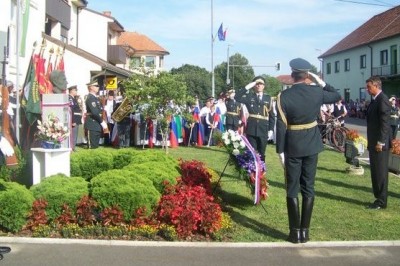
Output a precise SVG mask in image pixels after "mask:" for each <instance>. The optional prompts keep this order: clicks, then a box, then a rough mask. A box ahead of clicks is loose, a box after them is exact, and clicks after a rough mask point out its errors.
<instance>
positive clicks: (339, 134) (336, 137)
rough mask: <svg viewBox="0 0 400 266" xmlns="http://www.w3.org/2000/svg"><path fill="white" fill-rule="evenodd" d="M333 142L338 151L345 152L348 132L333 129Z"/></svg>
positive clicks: (341, 129)
mask: <svg viewBox="0 0 400 266" xmlns="http://www.w3.org/2000/svg"><path fill="white" fill-rule="evenodd" d="M332 141H333V144H334V145H335V148H336V149H337V150H338V151H340V152H344V147H345V143H346V130H344V129H343V128H335V129H333V132H332Z"/></svg>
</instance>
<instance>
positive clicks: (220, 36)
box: [218, 23, 226, 41]
mask: <svg viewBox="0 0 400 266" xmlns="http://www.w3.org/2000/svg"><path fill="white" fill-rule="evenodd" d="M225 38H226V30H225V31H224V29H223V23H221V26H219V29H218V40H220V41H225Z"/></svg>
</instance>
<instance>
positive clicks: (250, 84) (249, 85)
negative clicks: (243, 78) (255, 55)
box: [245, 81, 256, 90]
mask: <svg viewBox="0 0 400 266" xmlns="http://www.w3.org/2000/svg"><path fill="white" fill-rule="evenodd" d="M254 86H256V82H255V81H253V82H250V83H249V84H247V85H246V87H245V89H246V90H250V89H251V88H253V87H254Z"/></svg>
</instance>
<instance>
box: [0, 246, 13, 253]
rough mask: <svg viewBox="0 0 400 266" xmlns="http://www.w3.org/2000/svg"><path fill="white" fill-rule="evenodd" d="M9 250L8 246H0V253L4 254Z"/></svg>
mask: <svg viewBox="0 0 400 266" xmlns="http://www.w3.org/2000/svg"><path fill="white" fill-rule="evenodd" d="M10 251H11V248H9V247H0V254H6V253H9V252H10Z"/></svg>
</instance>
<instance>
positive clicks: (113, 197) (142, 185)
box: [91, 169, 160, 221]
mask: <svg viewBox="0 0 400 266" xmlns="http://www.w3.org/2000/svg"><path fill="white" fill-rule="evenodd" d="M91 195H92V197H93V198H94V199H95V200H96V201H97V202H98V203H99V207H100V209H101V210H103V209H104V208H106V207H111V206H114V205H116V206H119V207H120V208H121V210H122V211H123V213H124V219H125V221H129V219H130V218H131V216H132V214H133V211H134V210H136V209H138V208H140V207H146V210H152V209H153V207H154V206H155V205H156V204H157V202H158V200H159V199H160V193H159V192H158V191H157V190H156V188H155V187H154V186H153V183H152V182H151V181H150V180H149V179H147V178H143V177H141V176H140V175H139V174H138V173H135V172H132V171H127V170H124V169H122V170H118V169H115V170H109V171H106V172H103V173H101V174H99V175H97V176H95V177H94V178H93V179H92V180H91Z"/></svg>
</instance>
